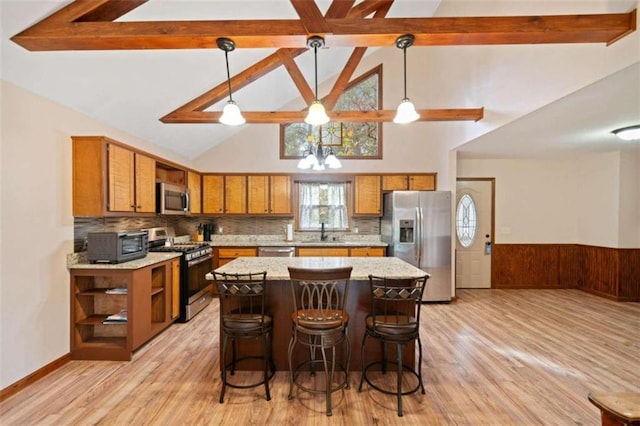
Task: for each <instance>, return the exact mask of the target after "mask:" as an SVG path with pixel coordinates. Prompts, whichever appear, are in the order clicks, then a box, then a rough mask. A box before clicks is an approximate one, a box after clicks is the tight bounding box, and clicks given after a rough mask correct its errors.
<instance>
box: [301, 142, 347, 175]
mask: <svg viewBox="0 0 640 426" xmlns="http://www.w3.org/2000/svg"><path fill="white" fill-rule="evenodd" d="M325 166H327V167H328V168H330V169H339V168H341V167H342V163H341V162H340V160H338V157H336V154H335V152H333V148H329V149H326V148H324V147H323V146H322V142H319V143H318V145H317V146H316V148H315V150H314V148H313V147H310V148H309V149H308V150H307V152H305V156H304V157H303V158H302V159H301V160H300V161H299V162H298V168H299V169H312V170H325Z"/></svg>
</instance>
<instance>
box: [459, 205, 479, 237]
mask: <svg viewBox="0 0 640 426" xmlns="http://www.w3.org/2000/svg"><path fill="white" fill-rule="evenodd" d="M477 230H478V220H477V215H476V203H475V202H474V201H473V198H471V196H470V195H469V194H464V195H463V196H462V197H460V201H459V202H458V209H457V211H456V234H457V236H458V241H460V245H461V246H462V247H469V246H471V245H472V244H473V241H474V240H475V239H476V232H477Z"/></svg>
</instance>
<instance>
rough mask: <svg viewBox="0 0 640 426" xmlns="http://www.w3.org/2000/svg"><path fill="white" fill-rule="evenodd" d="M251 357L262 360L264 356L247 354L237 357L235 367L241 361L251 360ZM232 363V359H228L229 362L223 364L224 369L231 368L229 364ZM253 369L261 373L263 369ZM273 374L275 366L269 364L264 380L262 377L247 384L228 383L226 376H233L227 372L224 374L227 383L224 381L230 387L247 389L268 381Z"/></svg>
mask: <svg viewBox="0 0 640 426" xmlns="http://www.w3.org/2000/svg"><path fill="white" fill-rule="evenodd" d="M252 359H259V360H264V357H263V356H259V355H249V356H244V357H242V358H238V359H236V362H235V364H236V367H237V366H238V364H240V363H241V362H242V361H249V360H252ZM232 365H233V361H230V362H229V363H227V365H225V369H226V371H229V370H231V366H232ZM255 371H259V372H260V373H262V372H263V370H255ZM275 374H276V371H275V367H274V366H273V365H271V366H270V368H269V375H268V376H267V379H266V380H264V379H263V380H260V381H259V382H257V383H251V384H248V385H238V384H233V383H230V382H229V379H228V377H229V376H234V374H231V373H227V375H226V376H227V383H226V385H227V386H229V387H230V388H236V389H249V388H255V387H257V386H261V385H264V384H265V383H266V382H268V381H270V380H271V379H272V378H273V376H274V375H275Z"/></svg>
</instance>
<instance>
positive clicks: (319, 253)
mask: <svg viewBox="0 0 640 426" xmlns="http://www.w3.org/2000/svg"><path fill="white" fill-rule="evenodd" d="M297 255H298V257H348V256H349V249H348V248H347V247H298V254H297Z"/></svg>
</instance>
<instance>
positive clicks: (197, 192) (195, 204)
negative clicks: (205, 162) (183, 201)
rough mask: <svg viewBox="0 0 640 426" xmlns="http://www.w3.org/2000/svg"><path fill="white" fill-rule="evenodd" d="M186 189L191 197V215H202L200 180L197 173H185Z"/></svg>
mask: <svg viewBox="0 0 640 426" xmlns="http://www.w3.org/2000/svg"><path fill="white" fill-rule="evenodd" d="M187 188H189V196H190V197H191V213H192V214H199V213H202V178H201V176H200V174H199V173H196V172H192V171H191V170H189V171H188V172H187Z"/></svg>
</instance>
